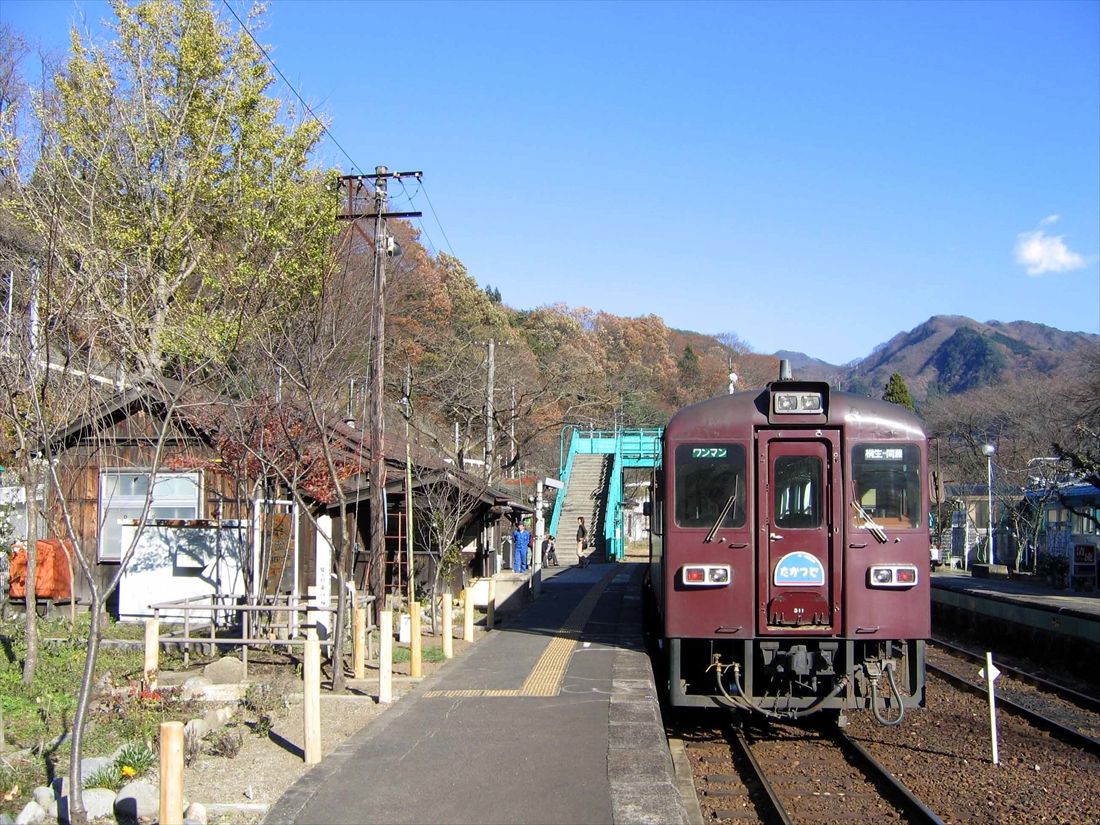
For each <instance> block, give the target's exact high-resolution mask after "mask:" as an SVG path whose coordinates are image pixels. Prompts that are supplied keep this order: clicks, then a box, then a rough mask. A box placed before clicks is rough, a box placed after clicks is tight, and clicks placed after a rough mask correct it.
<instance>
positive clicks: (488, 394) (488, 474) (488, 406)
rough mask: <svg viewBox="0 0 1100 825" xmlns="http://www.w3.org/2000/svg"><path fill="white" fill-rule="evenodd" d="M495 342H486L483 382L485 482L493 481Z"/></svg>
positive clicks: (490, 340) (490, 482) (492, 340)
mask: <svg viewBox="0 0 1100 825" xmlns="http://www.w3.org/2000/svg"><path fill="white" fill-rule="evenodd" d="M496 345H497V342H496V341H495V340H494V339H492V338H490V339H489V340H488V341H487V342H486V346H487V347H488V350H489V375H488V378H487V380H486V382H485V483H486V484H492V483H493V462H494V460H495V458H494V456H493V382H494V381H495V380H496V373H497V361H496Z"/></svg>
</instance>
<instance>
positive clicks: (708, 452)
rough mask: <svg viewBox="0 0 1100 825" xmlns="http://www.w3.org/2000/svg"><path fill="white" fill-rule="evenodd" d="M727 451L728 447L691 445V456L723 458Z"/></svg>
mask: <svg viewBox="0 0 1100 825" xmlns="http://www.w3.org/2000/svg"><path fill="white" fill-rule="evenodd" d="M728 453H729V448H728V447H692V448H691V457H692V458H725V457H726V455H727V454H728Z"/></svg>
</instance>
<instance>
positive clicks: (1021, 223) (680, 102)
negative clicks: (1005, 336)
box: [0, 0, 1100, 363]
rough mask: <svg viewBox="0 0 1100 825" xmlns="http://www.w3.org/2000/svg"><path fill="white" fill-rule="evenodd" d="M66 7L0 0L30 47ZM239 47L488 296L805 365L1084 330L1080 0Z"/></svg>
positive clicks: (469, 22) (343, 8)
mask: <svg viewBox="0 0 1100 825" xmlns="http://www.w3.org/2000/svg"><path fill="white" fill-rule="evenodd" d="M232 1H233V7H234V8H235V9H236V10H237V11H238V13H239V14H241V16H242V17H243V16H244V12H245V11H246V9H247V6H246V5H245V4H243V3H240V2H236V0H232ZM218 5H219V7H221V4H220V2H219V3H218ZM222 11H223V12H224V8H222ZM81 15H82V16H83V17H84V19H86V20H87V21H88V23H89V24H94V23H95V22H96V21H98V20H100V19H102V18H105V17H107V16H108V15H109V8H108V6H107V4H106V3H102V2H87V1H86V0H81V1H80V2H74V0H50V1H49V2H25V0H3V2H2V3H0V20H3V21H4V22H6V23H8V24H9V25H11V26H12V27H13V28H14V29H15V30H16V31H18V32H20V33H22V34H23V35H24V36H25V37H26V38H27V39H28V40H30V41H31V42H32V43H35V44H41V45H42V46H43V47H45V48H46V49H62V48H64V47H65V44H66V31H67V27H68V25H69V24H70V23H71V22H72V21H73V20H74V19H76V18H78V17H79V16H81ZM234 25H235V23H234ZM257 34H258V37H259V39H260V40H261V42H263V43H264V44H265V45H267V46H269V47H270V50H271V54H272V56H273V57H274V59H275V61H276V63H277V64H278V65H279V67H280V69H281V70H282V71H283V73H284V74H285V75H286V76H287V78H288V79H289V80H290V82H291V83H292V84H293V85H294V86H295V87H296V88H297V90H298V91H299V92H300V93H301V94H302V95H303V96H304V97H305V99H306V100H307V101H309V102H310V104H311V105H312V106H314V108H315V109H317V110H318V111H320V112H323V113H324V114H325V115H326V116H327V117H328V119H329V122H330V128H331V132H332V134H333V135H335V137H336V140H337V141H338V142H339V144H340V145H341V146H342V147H343V148H344V149H345V150H346V151H347V153H348V154H349V155H350V156H351V158H353V159H354V162H355V163H356V164H358V165H359V167H360V170H367V171H370V170H373V168H374V166H375V165H378V164H383V165H386V166H388V167H389V168H391V169H401V170H413V169H420V170H423V171H424V173H425V182H424V187H425V189H426V191H427V193H428V195H430V197H431V205H432V206H433V207H434V210H435V215H437V216H438V222H437V221H436V220H435V217H434V216H433V214H432V212H431V210H430V209H429V207H428V205H427V202H426V201H425V198H424V195H423V193H421V194H419V195H418V196H417V197H416V198H414V199H413V202H412V205H411V206H410V203H409V201H407V200H403V199H402V197H395V199H394V201H393V202H392V207H393V208H394V209H422V210H423V211H424V212H425V218H424V220H423V221H422V225H423V228H424V231H425V236H426V237H425V238H424V240H425V243H426V244H427V245H429V247H430V248H432V249H435V250H443V251H453V253H454V254H455V255H457V256H458V257H459V258H461V259H462V260H463V261H464V262H465V264H466V265H467V267H468V268H469V271H470V273H471V274H472V275H473V276H474V277H475V278H476V279H477V280H478V282H479V283H481V284H482V285H492V286H495V287H497V288H498V289H499V290H500V291H501V293H502V296H503V298H504V301H505V303H507V304H509V305H510V306H514V307H517V308H524V309H526V308H531V307H535V306H539V305H542V304H549V303H557V302H564V303H567V304H570V305H572V306H588V307H591V308H593V309H598V310H606V311H608V312H612V313H615V314H619V315H629V316H635V315H644V314H649V313H654V314H657V315H659V316H661V317H662V318H663V319H664V320H665V322H666V323H667V324H668V325H669V326H672V327H677V328H681V329H691V330H697V331H700V332H708V333H721V332H734V333H736V334H737V335H739V336H740V337H741V338H742V339H743V340H744V341H746V342H747V343H749V344H750V345H751V346H752V347H753V348H754V349H756V350H758V351H761V352H772V351H775V350H777V349H790V350H798V351H802V352H805V353H807V354H810V355H813V356H815V357H818V358H822V359H824V360H827V361H831V362H833V363H843V362H846V361H849V360H851V359H854V358H860V357H863V356H866V355H867V354H869V353H870V352H871V350H872V348H873V347H874V346H876V345H877V344H880V343H882V342H884V341H886V340H888V339H889V338H891V337H892V336H893V335H895V334H896V333H898V332H900V331H902V330H908V329H910V328H912V327H914V326H916V325H917V324H919V323H921V322H922V321H924V320H925V319H927V318H928V317H929V316H932V315H941V314H958V315H968V316H970V317H972V318H976V319H977V320H979V321H987V320H999V321H1015V320H1027V321H1034V322H1038V323H1043V324H1049V325H1051V326H1055V327H1059V328H1062V329H1067V330H1081V331H1086V332H1093V333H1098V332H1100V3H1098V2H1036V3H1029V2H1016V3H997V2H982V3H977V2H975V3H957V4H956V3H932V2H927V3H900V2H891V3H825V2H815V3H808V4H803V3H796V2H783V3H766V4H756V3H669V4H666V3H656V2H655V3H625V2H624V3H606V4H605V3H581V2H570V3H533V2H523V3H505V2H495V3H458V2H454V3H382V2H379V3H360V2H309V3H305V2H297V0H273V2H271V3H270V7H269V10H268V12H267V14H266V16H265V18H264V24H263V28H262V30H260V31H258V32H257ZM275 90H276V92H277V93H278V94H280V95H282V96H285V97H286V98H288V99H289V98H290V97H291V93H290V92H289V91H288V90H287V89H286V88H285V87H283V86H282V85H281V84H280V85H279V86H276V87H275ZM319 160H320V161H322V162H324V163H325V164H326V165H334V166H339V167H341V168H343V169H345V170H347V171H349V172H350V171H353V170H352V169H351V168H350V166H351V161H349V160H348V159H347V158H346V157H344V155H343V154H341V152H340V151H339V149H337V148H336V147H335V146H334V145H332V144H329V145H326V146H325V147H324V150H323V155H322V157H321V158H320V159H319ZM397 191H398V194H399V195H403V194H404V193H401V191H400V189H398V190H397ZM415 192H416V189H415V188H414V187H411V186H410V187H409V190H408V193H409V194H410V195H411V194H414V193H415Z"/></svg>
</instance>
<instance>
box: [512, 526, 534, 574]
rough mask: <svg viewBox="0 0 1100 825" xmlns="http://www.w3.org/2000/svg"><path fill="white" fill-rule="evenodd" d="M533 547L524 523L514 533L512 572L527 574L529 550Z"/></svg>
mask: <svg viewBox="0 0 1100 825" xmlns="http://www.w3.org/2000/svg"><path fill="white" fill-rule="evenodd" d="M530 546H531V534H530V533H528V532H527V525H525V524H524V523H523V522H522V521H521V522H520V523H519V524H518V525H517V526H516V529H515V532H513V533H512V570H513V572H516V573H526V572H527V550H528V548H529V547H530Z"/></svg>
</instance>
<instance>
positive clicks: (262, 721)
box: [241, 684, 281, 736]
mask: <svg viewBox="0 0 1100 825" xmlns="http://www.w3.org/2000/svg"><path fill="white" fill-rule="evenodd" d="M280 701H281V700H280V698H279V696H278V695H276V693H275V690H274V688H272V686H271V685H268V684H254V685H249V686H248V690H247V691H245V694H244V698H243V699H241V707H242V708H244V709H245V710H246V711H248V712H249V713H250V714H251V715H252V717H253V719H254V721H253V724H252V732H253V733H255V734H256V735H257V736H267V735H268V734H269V733H270V732H271V727H272V725H274V724H275V710H276V708H278V706H279V702H280Z"/></svg>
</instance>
